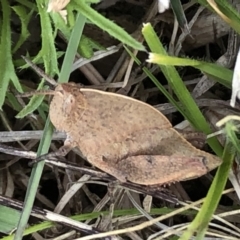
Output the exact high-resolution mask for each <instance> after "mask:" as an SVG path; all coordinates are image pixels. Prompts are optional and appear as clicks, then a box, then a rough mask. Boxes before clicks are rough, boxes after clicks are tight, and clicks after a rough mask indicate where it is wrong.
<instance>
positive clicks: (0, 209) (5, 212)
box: [0, 205, 20, 234]
mask: <svg viewBox="0 0 240 240" xmlns="http://www.w3.org/2000/svg"><path fill="white" fill-rule="evenodd" d="M0 213H1V214H0V232H1V233H5V234H10V233H11V232H12V231H14V230H15V229H16V227H17V223H18V221H19V218H20V212H19V211H17V210H15V209H13V208H9V207H5V206H2V205H0Z"/></svg>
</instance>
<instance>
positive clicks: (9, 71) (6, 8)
mask: <svg viewBox="0 0 240 240" xmlns="http://www.w3.org/2000/svg"><path fill="white" fill-rule="evenodd" d="M1 4H2V10H3V17H2V28H1V30H2V31H1V33H0V37H1V44H0V66H1V67H0V109H1V108H2V105H3V103H4V100H5V96H6V92H7V88H8V84H9V81H10V80H11V81H12V82H13V84H14V86H15V88H16V89H17V90H18V91H19V92H22V87H21V85H20V83H19V80H18V77H17V76H16V74H15V69H14V66H13V62H12V55H11V52H12V51H11V27H10V21H11V19H10V15H11V8H10V5H9V2H8V1H7V0H2V1H1Z"/></svg>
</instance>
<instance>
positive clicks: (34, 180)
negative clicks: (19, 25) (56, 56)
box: [14, 14, 85, 240]
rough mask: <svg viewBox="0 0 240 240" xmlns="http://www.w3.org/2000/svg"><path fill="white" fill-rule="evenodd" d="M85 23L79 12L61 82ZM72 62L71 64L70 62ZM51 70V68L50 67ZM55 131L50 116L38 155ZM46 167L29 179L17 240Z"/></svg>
mask: <svg viewBox="0 0 240 240" xmlns="http://www.w3.org/2000/svg"><path fill="white" fill-rule="evenodd" d="M84 24H85V17H83V16H81V15H80V14H78V16H77V20H76V25H75V27H74V30H73V32H72V35H71V38H70V41H69V45H68V48H67V52H66V54H65V58H64V62H63V66H62V69H61V73H60V78H59V82H60V81H61V82H66V81H67V80H68V79H69V76H70V73H71V67H69V66H71V64H72V63H73V59H74V57H75V54H76V51H77V47H78V44H79V41H80V38H81V34H82V31H81V30H79V29H82V28H83V26H84ZM69 62H71V64H70V63H69ZM49 70H50V69H49ZM52 133H53V126H52V124H51V123H50V120H49V118H48V119H47V122H46V124H45V128H44V133H43V138H42V139H41V141H40V145H39V148H38V152H37V156H40V155H42V154H44V153H47V152H48V150H49V147H50V144H51V138H52ZM43 167H44V162H40V163H38V164H37V165H35V166H34V168H33V170H32V173H31V177H30V179H29V185H28V188H27V193H26V197H25V202H24V210H23V212H22V214H21V218H20V221H19V224H18V228H17V231H16V234H15V236H14V239H15V240H21V239H22V236H23V232H24V229H25V228H26V225H27V222H28V219H29V216H30V213H31V209H32V206H33V203H34V200H35V196H36V192H37V189H38V184H39V181H40V178H41V175H42V170H43Z"/></svg>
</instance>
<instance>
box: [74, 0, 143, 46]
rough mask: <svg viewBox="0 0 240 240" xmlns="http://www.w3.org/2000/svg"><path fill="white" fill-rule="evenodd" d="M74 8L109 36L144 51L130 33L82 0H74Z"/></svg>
mask: <svg viewBox="0 0 240 240" xmlns="http://www.w3.org/2000/svg"><path fill="white" fill-rule="evenodd" d="M74 8H75V9H76V10H78V11H79V12H80V13H82V14H83V15H84V16H85V17H86V18H88V19H89V20H91V22H92V23H94V24H95V25H96V26H98V27H99V28H101V29H103V30H104V31H107V32H108V33H109V34H110V35H111V36H113V37H115V38H116V39H118V40H119V41H120V42H122V43H124V44H126V45H128V46H130V47H133V48H134V49H138V50H141V51H145V47H144V46H143V45H142V44H141V43H140V42H138V41H137V40H135V39H134V38H133V37H132V36H131V35H129V34H128V33H127V32H126V31H125V30H124V29H123V28H121V27H119V26H118V25H117V24H115V23H114V22H112V21H110V20H108V19H106V18H105V17H103V16H102V15H101V14H99V13H98V12H97V11H95V10H94V9H92V8H91V7H90V6H89V5H88V4H87V3H85V2H84V1H76V0H74Z"/></svg>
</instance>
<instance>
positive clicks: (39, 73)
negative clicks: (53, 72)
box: [21, 56, 57, 87]
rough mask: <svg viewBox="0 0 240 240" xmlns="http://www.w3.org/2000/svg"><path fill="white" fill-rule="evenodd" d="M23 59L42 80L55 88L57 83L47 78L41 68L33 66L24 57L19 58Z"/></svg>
mask: <svg viewBox="0 0 240 240" xmlns="http://www.w3.org/2000/svg"><path fill="white" fill-rule="evenodd" d="M21 57H22V58H23V60H24V61H25V62H26V63H27V64H29V65H30V67H31V68H32V69H33V70H34V71H35V72H36V73H37V74H38V75H39V76H40V77H42V78H44V79H45V80H46V81H47V82H48V83H50V84H51V85H52V86H54V87H56V86H57V82H56V81H55V80H54V79H53V78H51V77H49V76H48V75H47V74H46V73H45V72H44V71H43V70H42V69H41V68H39V67H38V66H37V65H36V64H34V63H33V62H32V61H31V60H29V59H28V58H27V57H25V56H21Z"/></svg>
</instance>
